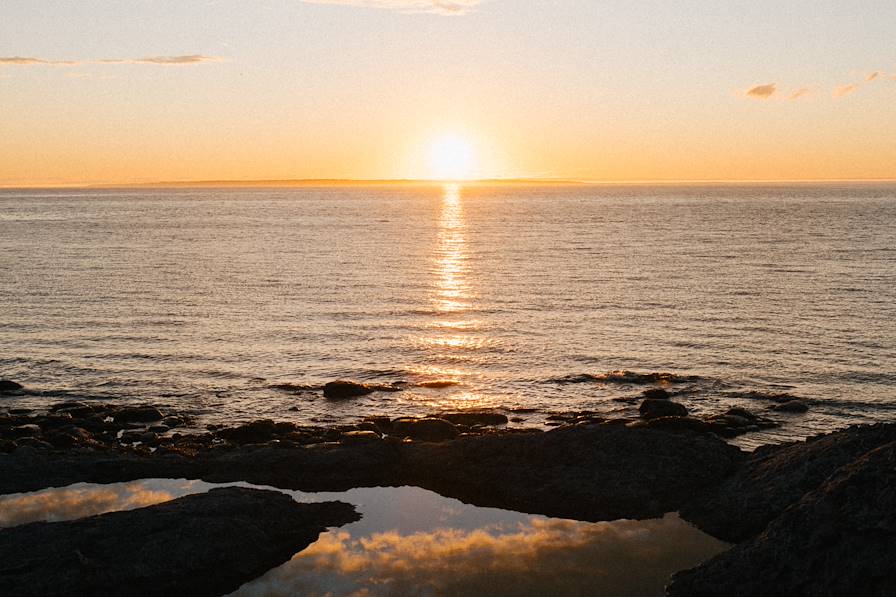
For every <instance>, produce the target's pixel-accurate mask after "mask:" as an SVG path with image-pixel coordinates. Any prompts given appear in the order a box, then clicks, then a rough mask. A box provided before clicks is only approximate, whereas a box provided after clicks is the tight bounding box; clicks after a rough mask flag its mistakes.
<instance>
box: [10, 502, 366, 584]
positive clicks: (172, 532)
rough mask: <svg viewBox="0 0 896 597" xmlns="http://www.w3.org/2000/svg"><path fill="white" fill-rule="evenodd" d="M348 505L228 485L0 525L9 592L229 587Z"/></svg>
mask: <svg viewBox="0 0 896 597" xmlns="http://www.w3.org/2000/svg"><path fill="white" fill-rule="evenodd" d="M358 518H359V516H358V514H357V513H356V512H355V511H354V508H353V507H352V506H350V505H348V504H343V503H339V502H329V503H321V504H298V503H296V502H295V501H294V500H293V499H292V498H290V497H289V496H287V495H284V494H282V493H279V492H275V491H259V490H255V489H243V488H227V489H215V490H212V491H210V492H209V493H206V494H198V495H191V496H187V497H184V498H180V499H177V500H174V501H171V502H166V503H163V504H159V505H156V506H151V507H149V508H141V509H139V510H132V511H129V512H113V513H110V514H103V515H100V516H94V517H90V518H85V519H81V520H77V521H72V522H56V523H43V522H38V523H32V524H27V525H23V526H20V527H13V528H11V529H5V530H2V531H0V578H2V579H3V591H4V593H7V592H8V594H9V595H20V596H23V597H24V596H30V595H34V596H51V595H119V594H127V595H146V596H155V595H158V596H167V595H196V596H202V595H209V596H217V595H222V594H225V593H229V592H232V591H234V590H236V589H237V588H239V586H240V585H241V584H243V583H245V582H248V581H249V580H252V579H254V578H256V577H258V576H260V575H261V574H263V573H264V572H266V571H267V570H270V569H271V568H273V567H276V566H278V565H279V564H281V563H283V562H285V561H287V560H289V559H290V558H291V557H292V556H293V554H295V553H296V552H297V551H299V550H301V549H304V548H305V547H306V546H308V545H309V544H311V543H312V542H314V541H316V540H317V537H318V535H319V534H320V533H321V532H322V531H323V530H324V529H325V527H328V526H339V525H343V524H346V523H348V522H352V521H354V520H357V519H358Z"/></svg>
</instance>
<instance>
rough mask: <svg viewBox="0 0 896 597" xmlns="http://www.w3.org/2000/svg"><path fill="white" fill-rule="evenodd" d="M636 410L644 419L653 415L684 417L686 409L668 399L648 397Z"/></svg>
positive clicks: (686, 414)
mask: <svg viewBox="0 0 896 597" xmlns="http://www.w3.org/2000/svg"><path fill="white" fill-rule="evenodd" d="M638 412H640V413H641V416H642V417H644V418H645V419H653V418H655V417H686V416H688V409H686V408H685V407H684V406H683V405H681V404H679V403H677V402H672V401H670V400H654V399H650V398H648V399H647V400H645V401H644V402H642V403H641V406H640V407H638Z"/></svg>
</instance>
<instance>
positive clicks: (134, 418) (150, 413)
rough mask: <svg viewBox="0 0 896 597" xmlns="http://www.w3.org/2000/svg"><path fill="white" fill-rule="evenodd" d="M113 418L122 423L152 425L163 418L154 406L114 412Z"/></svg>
mask: <svg viewBox="0 0 896 597" xmlns="http://www.w3.org/2000/svg"><path fill="white" fill-rule="evenodd" d="M113 416H114V417H115V420H116V421H120V422H122V423H153V422H155V421H161V420H162V419H164V418H165V416H164V415H163V414H162V412H161V411H160V410H159V409H157V408H156V407H154V406H132V407H127V408H122V409H121V410H119V411H116V412H115V413H114V414H113Z"/></svg>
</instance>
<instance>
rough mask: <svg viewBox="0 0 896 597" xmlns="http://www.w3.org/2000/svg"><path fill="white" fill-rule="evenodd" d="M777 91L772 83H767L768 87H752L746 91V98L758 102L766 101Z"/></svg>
mask: <svg viewBox="0 0 896 597" xmlns="http://www.w3.org/2000/svg"><path fill="white" fill-rule="evenodd" d="M776 91H778V87H777V86H776V85H775V84H774V83H769V84H768V85H757V86H756V87H753V88H752V89H750V90H749V91H747V97H752V98H753V99H758V100H767V99H768V98H770V97H771V96H773V95H775V92H776Z"/></svg>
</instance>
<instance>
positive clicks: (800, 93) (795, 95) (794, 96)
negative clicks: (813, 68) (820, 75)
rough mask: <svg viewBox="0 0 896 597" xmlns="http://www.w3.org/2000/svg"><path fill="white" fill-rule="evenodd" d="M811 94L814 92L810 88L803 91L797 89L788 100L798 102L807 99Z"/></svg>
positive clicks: (804, 88)
mask: <svg viewBox="0 0 896 597" xmlns="http://www.w3.org/2000/svg"><path fill="white" fill-rule="evenodd" d="M810 93H812V92H811V91H810V90H809V88H808V87H803V88H802V89H797V90H796V91H794V92H793V93H791V94H790V97H788V98H787V99H789V100H790V101H796V100H798V99H800V98H801V97H806V96H807V95H809V94H810Z"/></svg>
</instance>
